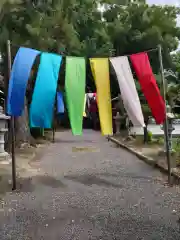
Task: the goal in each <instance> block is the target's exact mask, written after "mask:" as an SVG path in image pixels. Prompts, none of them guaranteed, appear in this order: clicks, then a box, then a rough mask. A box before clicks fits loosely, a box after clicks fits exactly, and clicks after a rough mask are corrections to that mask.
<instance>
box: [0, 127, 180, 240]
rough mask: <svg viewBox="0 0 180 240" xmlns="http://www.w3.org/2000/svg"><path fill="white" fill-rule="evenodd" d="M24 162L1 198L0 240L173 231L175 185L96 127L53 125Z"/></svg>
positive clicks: (130, 236)
mask: <svg viewBox="0 0 180 240" xmlns="http://www.w3.org/2000/svg"><path fill="white" fill-rule="evenodd" d="M31 168H32V173H33V174H32V176H31V174H29V177H27V176H26V177H25V178H23V179H21V185H20V186H21V188H20V190H19V191H18V192H16V193H11V192H10V193H7V194H6V195H5V196H4V197H2V198H1V208H0V240H5V239H6V240H8V239H11V240H61V239H62V240H77V239H80V240H88V239H98V240H100V239H102V240H136V239H139V240H140V239H141V240H142V239H144V240H161V239H162V240H165V239H167V240H171V239H173V240H176V239H177V240H179V239H180V224H179V223H178V221H177V220H178V218H179V216H180V212H179V206H180V188H179V187H178V186H174V187H172V188H170V187H168V186H167V185H166V184H165V182H166V179H167V178H166V176H164V175H162V174H161V173H160V172H159V171H158V170H155V169H153V168H152V167H150V166H148V165H146V164H145V163H144V162H141V161H139V160H138V159H137V158H136V157H134V156H133V155H131V154H130V153H127V152H126V151H124V150H122V149H120V148H116V147H114V146H113V145H112V143H109V142H107V140H106V139H105V138H103V137H101V136H100V134H99V133H96V132H93V131H88V130H86V131H85V132H84V135H83V137H73V136H72V135H71V133H70V132H63V133H57V134H56V143H55V144H50V145H49V146H48V147H47V148H46V150H45V152H44V154H43V156H41V157H39V159H36V161H34V162H32V164H31ZM33 169H36V170H37V169H38V172H36V174H34V172H35V171H33ZM30 170H31V169H30ZM29 172H31V171H29Z"/></svg>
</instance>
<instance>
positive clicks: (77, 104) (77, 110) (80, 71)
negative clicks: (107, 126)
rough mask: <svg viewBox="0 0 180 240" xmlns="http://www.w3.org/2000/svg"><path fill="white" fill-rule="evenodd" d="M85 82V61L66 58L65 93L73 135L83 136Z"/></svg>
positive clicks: (76, 58)
mask: <svg viewBox="0 0 180 240" xmlns="http://www.w3.org/2000/svg"><path fill="white" fill-rule="evenodd" d="M85 81H86V62H85V59H84V58H80V57H79V58H78V57H66V77H65V91H66V99H67V108H68V113H69V119H70V124H71V128H72V133H73V135H81V134H82V126H83V110H84V95H85Z"/></svg>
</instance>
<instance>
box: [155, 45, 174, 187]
mask: <svg viewBox="0 0 180 240" xmlns="http://www.w3.org/2000/svg"><path fill="white" fill-rule="evenodd" d="M158 53H159V62H160V71H161V79H162V87H163V97H164V101H165V114H166V117H165V122H164V134H165V141H166V158H167V165H168V182H169V184H171V183H172V182H171V180H172V179H171V155H170V149H169V134H168V119H167V108H166V87H165V77H164V68H163V61H162V48H161V45H158Z"/></svg>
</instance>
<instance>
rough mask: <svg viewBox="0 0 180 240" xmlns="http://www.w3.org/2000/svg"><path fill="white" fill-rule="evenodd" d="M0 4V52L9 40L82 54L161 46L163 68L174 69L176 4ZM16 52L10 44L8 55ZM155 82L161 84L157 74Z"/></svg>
mask: <svg viewBox="0 0 180 240" xmlns="http://www.w3.org/2000/svg"><path fill="white" fill-rule="evenodd" d="M0 2H1V3H0V20H1V24H0V47H1V48H0V49H1V54H2V56H4V54H5V51H6V48H5V43H6V41H7V40H8V39H10V40H11V41H12V44H13V45H17V46H22V45H23V46H28V47H32V48H36V49H39V50H42V51H49V52H50V51H52V52H56V53H61V54H66V55H75V56H87V57H93V56H95V57H96V56H97V57H98V56H100V57H101V56H115V55H124V54H131V53H135V52H139V51H145V50H147V49H151V48H156V47H157V45H158V44H161V45H162V47H163V59H164V66H165V68H166V67H167V68H170V67H171V66H172V64H173V66H174V65H175V64H176V68H177V71H179V70H178V69H179V67H180V66H179V55H178V54H177V55H176V56H173V62H172V58H171V56H170V54H169V53H170V52H171V51H173V50H175V49H176V48H177V45H178V40H179V39H180V28H179V27H177V26H176V17H177V15H178V13H179V9H178V8H175V7H170V6H164V7H160V6H154V5H153V6H148V5H147V4H146V3H145V1H144V0H142V1H141V0H139V1H136V3H133V2H134V1H131V0H97V1H95V0H54V1H52V0H44V1H42V0H1V1H0ZM102 9H104V11H102ZM16 51H17V47H13V55H14V54H15V53H16ZM149 57H150V60H151V64H152V67H153V71H154V72H155V73H157V74H158V73H159V62H158V55H157V52H151V53H150V54H149ZM88 71H89V70H88ZM157 76H158V75H157ZM88 77H89V73H88ZM157 81H158V83H160V82H159V80H158V77H157ZM136 84H137V87H138V89H139V93H141V91H140V87H139V85H138V83H136ZM112 87H113V92H114V93H116V92H118V91H119V89H117V84H112Z"/></svg>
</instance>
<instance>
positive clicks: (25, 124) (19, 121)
mask: <svg viewBox="0 0 180 240" xmlns="http://www.w3.org/2000/svg"><path fill="white" fill-rule="evenodd" d="M15 134H16V135H15V138H16V146H17V147H19V146H21V145H22V144H23V143H27V144H29V145H30V144H31V145H35V140H34V138H33V137H32V136H31V133H30V129H29V114H28V106H27V101H26V98H25V106H24V112H23V115H22V116H20V117H18V118H16V120H15Z"/></svg>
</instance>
